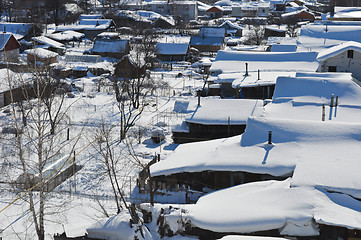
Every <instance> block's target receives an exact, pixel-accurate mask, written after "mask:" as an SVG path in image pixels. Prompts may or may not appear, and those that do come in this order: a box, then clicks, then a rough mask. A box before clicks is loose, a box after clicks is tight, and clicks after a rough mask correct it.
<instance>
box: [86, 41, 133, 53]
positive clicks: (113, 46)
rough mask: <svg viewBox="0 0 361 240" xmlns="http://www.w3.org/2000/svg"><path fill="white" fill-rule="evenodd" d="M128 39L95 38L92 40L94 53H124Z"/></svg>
mask: <svg viewBox="0 0 361 240" xmlns="http://www.w3.org/2000/svg"><path fill="white" fill-rule="evenodd" d="M128 43H129V41H128V40H123V39H97V40H95V42H94V46H93V50H92V51H93V52H94V53H106V52H108V53H110V52H111V53H124V52H126V51H127V46H128Z"/></svg>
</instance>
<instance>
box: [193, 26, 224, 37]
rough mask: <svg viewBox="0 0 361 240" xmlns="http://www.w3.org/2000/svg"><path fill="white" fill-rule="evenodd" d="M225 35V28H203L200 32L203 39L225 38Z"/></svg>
mask: <svg viewBox="0 0 361 240" xmlns="http://www.w3.org/2000/svg"><path fill="white" fill-rule="evenodd" d="M225 35H226V30H225V29H224V28H217V27H203V28H201V29H200V30H199V36H201V37H203V38H207V37H211V38H215V37H224V36H225Z"/></svg>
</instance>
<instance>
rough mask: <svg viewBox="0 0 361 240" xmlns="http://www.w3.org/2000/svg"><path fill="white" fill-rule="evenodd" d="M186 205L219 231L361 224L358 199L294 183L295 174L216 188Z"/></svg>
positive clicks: (299, 232) (306, 232)
mask: <svg viewBox="0 0 361 240" xmlns="http://www.w3.org/2000/svg"><path fill="white" fill-rule="evenodd" d="M187 209H188V210H189V211H190V216H191V222H192V223H193V224H194V225H196V226H198V227H200V228H203V229H208V230H212V231H215V232H235V233H236V232H238V233H251V232H256V231H267V230H273V229H278V230H279V232H280V234H281V235H289V236H314V235H319V229H318V226H317V224H315V222H316V223H319V224H327V225H336V226H344V227H347V228H349V229H360V219H361V212H360V211H361V203H360V202H359V201H357V200H355V199H353V198H351V197H349V196H347V195H344V194H339V193H328V192H326V191H324V190H322V189H315V188H299V187H295V188H294V187H290V179H287V180H285V181H282V182H277V181H266V182H257V183H250V184H245V185H240V186H236V187H233V188H228V189H225V190H221V191H217V192H214V193H211V194H208V195H206V196H203V197H201V198H200V199H199V200H198V202H197V203H196V204H195V205H190V206H189V207H187ZM210 209H212V210H211V213H212V214H210Z"/></svg>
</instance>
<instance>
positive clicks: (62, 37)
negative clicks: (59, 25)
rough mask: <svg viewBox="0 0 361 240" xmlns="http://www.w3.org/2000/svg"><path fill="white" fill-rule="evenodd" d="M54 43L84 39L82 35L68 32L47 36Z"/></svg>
mask: <svg viewBox="0 0 361 240" xmlns="http://www.w3.org/2000/svg"><path fill="white" fill-rule="evenodd" d="M47 36H48V37H49V38H52V39H54V40H55V41H71V40H76V39H80V38H83V37H85V34H84V33H80V32H76V31H72V30H68V31H64V32H58V33H52V34H49V35H47Z"/></svg>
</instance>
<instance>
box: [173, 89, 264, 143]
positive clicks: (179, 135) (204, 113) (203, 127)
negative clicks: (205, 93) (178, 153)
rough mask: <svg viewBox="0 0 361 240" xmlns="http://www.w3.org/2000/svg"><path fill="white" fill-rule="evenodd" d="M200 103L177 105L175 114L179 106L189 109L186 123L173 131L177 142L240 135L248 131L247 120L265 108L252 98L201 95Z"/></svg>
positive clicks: (179, 102)
mask: <svg viewBox="0 0 361 240" xmlns="http://www.w3.org/2000/svg"><path fill="white" fill-rule="evenodd" d="M198 103H199V105H198ZM198 103H197V105H195V103H194V102H192V103H188V102H182V101H178V102H176V103H175V111H177V110H178V109H177V107H178V108H180V107H179V106H177V105H182V104H183V105H186V106H187V107H186V108H187V109H186V110H183V111H186V112H188V115H187V116H186V118H185V120H184V122H183V123H182V124H180V125H178V126H176V127H175V128H173V129H172V138H173V141H174V142H175V143H187V142H196V141H205V140H210V139H217V138H222V137H231V136H235V135H239V134H241V133H243V132H244V130H245V129H246V122H247V119H248V117H249V116H251V115H253V114H256V113H257V112H259V111H261V109H262V107H263V101H262V100H249V99H217V98H202V97H200V96H199V102H198ZM189 105H190V106H189ZM192 108H193V109H192ZM215 113H218V114H215ZM219 113H221V114H219Z"/></svg>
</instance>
